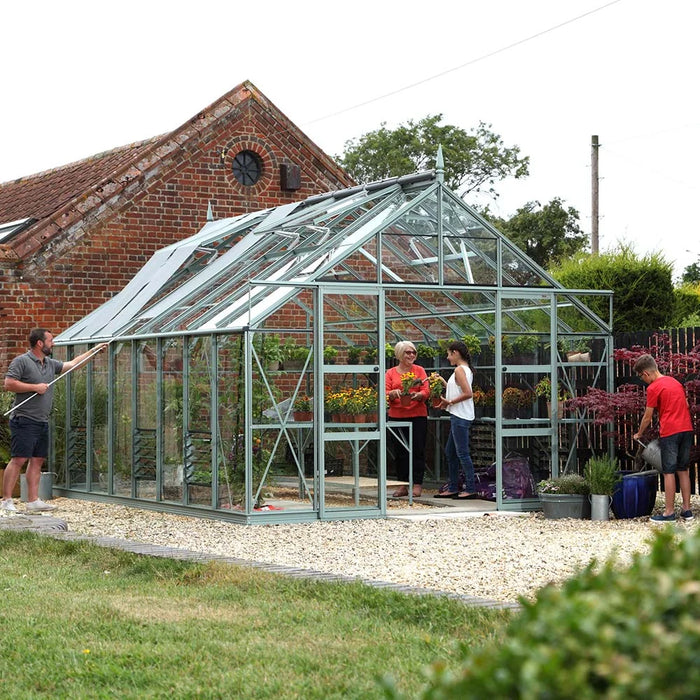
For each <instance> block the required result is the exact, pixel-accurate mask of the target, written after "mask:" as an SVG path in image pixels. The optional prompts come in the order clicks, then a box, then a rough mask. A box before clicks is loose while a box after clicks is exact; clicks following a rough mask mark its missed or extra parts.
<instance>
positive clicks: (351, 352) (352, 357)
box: [348, 345, 364, 365]
mask: <svg viewBox="0 0 700 700" xmlns="http://www.w3.org/2000/svg"><path fill="white" fill-rule="evenodd" d="M363 352H364V351H363V350H362V348H360V347H358V346H357V345H351V346H350V347H349V348H348V364H349V365H359V364H360V358H361V357H362V353H363Z"/></svg>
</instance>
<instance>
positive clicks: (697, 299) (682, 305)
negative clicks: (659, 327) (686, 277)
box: [670, 282, 700, 328]
mask: <svg viewBox="0 0 700 700" xmlns="http://www.w3.org/2000/svg"><path fill="white" fill-rule="evenodd" d="M673 296H674V298H675V310H674V314H673V318H672V319H671V324H670V325H671V326H675V327H677V328H689V327H690V326H698V325H700V323H698V321H699V320H700V318H698V316H700V283H698V282H696V283H695V284H684V285H682V286H681V287H676V288H675V289H674V290H673Z"/></svg>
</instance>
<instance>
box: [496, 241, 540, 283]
mask: <svg viewBox="0 0 700 700" xmlns="http://www.w3.org/2000/svg"><path fill="white" fill-rule="evenodd" d="M501 248H502V251H503V252H502V260H503V265H502V270H503V286H504V287H509V286H513V287H551V286H552V285H551V282H549V281H548V280H547V279H546V278H545V277H544V276H543V275H542V273H540V272H538V271H537V270H536V269H535V268H534V267H533V265H532V263H529V262H527V260H526V259H525V258H524V254H523V253H516V252H515V251H513V250H511V249H510V248H508V247H507V246H506V245H502V246H501Z"/></svg>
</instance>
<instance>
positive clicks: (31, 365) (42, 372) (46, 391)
mask: <svg viewBox="0 0 700 700" xmlns="http://www.w3.org/2000/svg"><path fill="white" fill-rule="evenodd" d="M29 345H30V349H29V351H28V352H26V353H24V355H19V356H18V357H15V359H14V360H12V362H11V363H10V367H9V369H8V370H7V375H6V376H5V390H6V391H12V392H14V393H15V394H16V396H15V402H14V406H16V407H17V408H15V409H13V410H12V416H11V418H10V435H11V440H12V442H11V453H10V454H11V458H10V461H9V462H8V463H7V467H6V468H5V477H4V479H3V488H2V491H3V494H2V501H1V502H0V510H7V511H16V510H17V509H16V508H15V505H14V502H13V501H12V491H13V489H14V487H15V484H16V483H17V478H18V477H19V473H20V471H21V469H22V467H23V466H24V464H25V463H26V462H27V461H28V462H29V464H28V465H27V474H26V478H27V510H28V511H34V512H39V511H45V510H54V509H55V508H56V506H52V505H49V504H48V503H44V502H43V501H41V500H39V497H38V494H39V480H40V479H41V467H42V466H43V464H44V460H45V459H46V457H47V455H48V452H49V413H51V405H52V402H53V386H51V382H53V381H54V380H55V379H56V377H57V376H59V375H60V374H61V373H62V372H66V371H69V370H71V369H73V368H74V367H77V366H78V365H80V364H81V363H83V362H85V361H86V360H88V359H89V358H90V357H92V356H93V355H94V354H96V352H101V351H102V350H104V349H105V348H106V347H107V343H102V344H101V345H98V346H96V347H95V348H93V349H92V350H88V351H87V352H84V353H83V354H82V355H78V357H76V358H75V359H73V360H70V361H69V362H59V361H58V360H54V359H53V358H52V357H51V352H52V349H53V335H51V333H50V332H49V331H48V330H46V329H45V328H35V329H34V330H33V331H32V332H31V333H30V334H29ZM29 399H31V400H29ZM23 402H24V403H23ZM20 404H22V405H20Z"/></svg>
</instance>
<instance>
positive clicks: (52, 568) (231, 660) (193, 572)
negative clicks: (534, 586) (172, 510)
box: [0, 532, 512, 699]
mask: <svg viewBox="0 0 700 700" xmlns="http://www.w3.org/2000/svg"><path fill="white" fill-rule="evenodd" d="M0 562H1V566H0V588H1V590H2V596H3V599H2V603H1V604H0V623H1V625H2V627H1V629H2V653H1V654H0V677H1V678H2V681H1V685H0V687H1V688H2V694H3V697H17V698H41V697H51V698H62V697H70V698H113V697H118V698H149V697H153V698H156V697H157V698H160V697H170V698H173V699H175V698H178V699H179V698H239V697H240V698H304V699H306V698H319V699H320V698H323V699H327V698H363V699H365V698H380V697H382V691H381V688H380V686H379V685H378V682H377V681H378V678H379V677H381V676H383V675H385V674H390V675H392V676H393V677H394V678H395V679H396V680H397V683H398V687H399V689H400V690H401V691H403V692H405V693H406V694H407V695H409V696H412V695H413V694H415V693H416V692H417V691H418V689H419V688H420V687H421V686H422V685H423V683H424V678H423V675H422V669H423V668H424V667H425V666H426V665H428V664H430V663H433V662H435V661H439V662H441V663H444V664H445V665H446V667H447V668H450V667H457V666H459V659H460V658H461V653H460V649H459V646H460V644H466V645H467V646H469V647H471V646H474V645H480V644H481V643H483V642H484V641H486V640H487V639H489V638H493V637H494V636H495V637H496V638H498V636H499V635H501V634H502V633H503V629H504V626H505V624H506V622H507V621H508V620H509V619H510V618H511V616H512V612H508V611H502V610H488V609H483V608H468V607H466V606H465V605H463V604H462V603H459V602H456V601H451V600H448V599H446V598H445V599H443V598H434V597H427V596H426V597H415V596H405V595H401V594H398V593H395V592H391V591H386V590H380V589H374V588H371V587H369V586H365V585H362V584H340V583H338V584H336V583H321V582H314V581H307V580H298V579H292V578H288V577H284V576H277V575H273V574H268V573H265V572H261V571H258V570H255V569H248V568H242V567H236V566H231V565H222V564H199V563H191V562H180V561H174V560H169V559H161V558H155V557H146V556H140V555H136V554H131V553H128V552H122V551H120V550H111V549H104V548H101V547H97V546H95V545H92V544H90V543H87V542H67V541H66V542H64V541H60V540H54V539H52V538H50V537H45V536H40V535H36V534H33V533H26V532H0Z"/></svg>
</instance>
